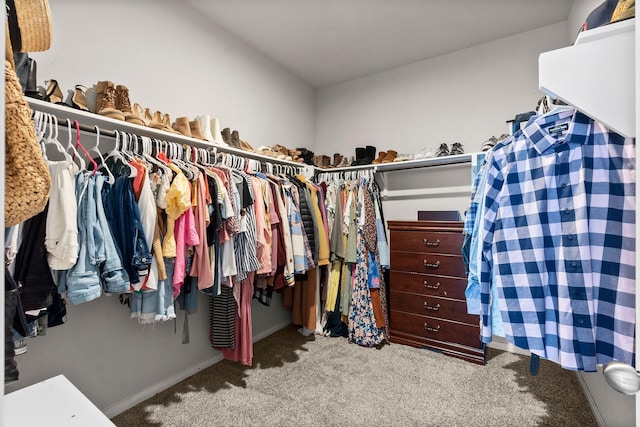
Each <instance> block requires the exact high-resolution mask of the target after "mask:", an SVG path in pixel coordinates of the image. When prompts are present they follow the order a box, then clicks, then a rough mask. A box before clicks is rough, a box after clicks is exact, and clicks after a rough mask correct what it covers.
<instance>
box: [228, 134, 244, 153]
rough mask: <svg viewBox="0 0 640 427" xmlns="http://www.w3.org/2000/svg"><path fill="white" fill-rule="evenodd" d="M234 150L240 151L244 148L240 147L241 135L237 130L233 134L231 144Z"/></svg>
mask: <svg viewBox="0 0 640 427" xmlns="http://www.w3.org/2000/svg"><path fill="white" fill-rule="evenodd" d="M230 145H231V146H232V147H233V148H237V149H238V150H242V146H241V145H240V133H239V132H238V131H237V130H234V131H233V132H231V144H230Z"/></svg>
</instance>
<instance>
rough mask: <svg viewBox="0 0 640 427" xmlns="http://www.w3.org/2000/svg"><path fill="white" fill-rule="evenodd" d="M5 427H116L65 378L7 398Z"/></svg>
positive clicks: (33, 387)
mask: <svg viewBox="0 0 640 427" xmlns="http://www.w3.org/2000/svg"><path fill="white" fill-rule="evenodd" d="M4 423H5V424H4V425H5V426H46V427H72V426H78V427H84V426H92V427H100V426H104V427H108V426H115V424H113V423H112V422H111V421H110V420H109V418H107V416H106V415H104V414H103V413H102V412H101V411H100V410H99V409H98V408H97V407H96V406H95V405H94V404H93V403H92V402H91V401H90V400H89V399H88V398H87V397H86V396H85V395H84V394H82V393H81V392H80V390H78V389H77V388H76V387H75V386H74V385H73V384H72V383H71V382H70V381H69V380H68V379H67V378H66V377H65V376H64V375H58V376H56V377H53V378H49V379H48V380H44V381H41V382H39V383H36V384H33V385H30V386H29V387H25V388H23V389H20V390H17V391H14V392H13V393H9V394H7V395H5V396H4Z"/></svg>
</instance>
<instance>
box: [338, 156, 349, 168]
mask: <svg viewBox="0 0 640 427" xmlns="http://www.w3.org/2000/svg"><path fill="white" fill-rule="evenodd" d="M352 161H353V158H352V159H351V160H349V157H347V156H342V160H340V163H338V164H337V165H336V167H337V168H346V167H347V166H349V165H350V164H351V162H352Z"/></svg>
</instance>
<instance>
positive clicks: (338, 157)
mask: <svg viewBox="0 0 640 427" xmlns="http://www.w3.org/2000/svg"><path fill="white" fill-rule="evenodd" d="M343 158H344V157H342V154H340V153H334V154H333V167H335V168H337V167H338V165H339V164H340V163H342V159H343Z"/></svg>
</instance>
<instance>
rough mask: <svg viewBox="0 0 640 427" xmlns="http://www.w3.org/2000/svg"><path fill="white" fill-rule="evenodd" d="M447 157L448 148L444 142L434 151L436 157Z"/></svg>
mask: <svg viewBox="0 0 640 427" xmlns="http://www.w3.org/2000/svg"><path fill="white" fill-rule="evenodd" d="M448 155H449V147H448V146H447V144H445V143H444V142H443V143H442V144H440V147H438V149H437V150H436V157H444V156H448Z"/></svg>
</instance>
